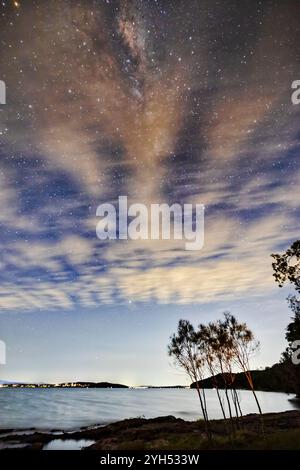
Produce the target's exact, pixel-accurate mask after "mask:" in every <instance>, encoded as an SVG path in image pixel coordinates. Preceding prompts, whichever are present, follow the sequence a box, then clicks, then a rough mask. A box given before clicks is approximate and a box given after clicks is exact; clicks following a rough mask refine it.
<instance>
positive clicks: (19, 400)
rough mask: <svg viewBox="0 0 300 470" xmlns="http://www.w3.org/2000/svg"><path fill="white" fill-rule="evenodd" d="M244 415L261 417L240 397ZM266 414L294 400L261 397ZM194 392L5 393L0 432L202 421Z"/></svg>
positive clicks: (0, 399)
mask: <svg viewBox="0 0 300 470" xmlns="http://www.w3.org/2000/svg"><path fill="white" fill-rule="evenodd" d="M206 393H207V404H208V412H209V417H210V418H221V417H222V416H221V412H220V409H219V404H218V401H217V397H216V392H215V391H214V390H207V392H206ZM239 395H240V398H241V407H242V410H243V413H244V414H248V413H256V412H257V408H256V405H255V402H254V398H253V395H252V394H251V392H248V391H245V390H243V391H240V392H239ZM257 395H258V397H259V400H260V403H261V407H262V410H263V412H264V413H268V412H276V411H286V410H293V409H296V407H297V405H296V403H294V402H293V401H290V400H291V399H292V398H293V395H287V394H284V393H271V392H257ZM198 403H199V402H198V398H197V395H196V391H195V390H190V389H92V388H90V389H4V388H2V389H0V428H1V429H7V428H13V429H29V428H36V429H41V430H72V429H78V428H79V427H82V426H93V425H99V424H100V425H101V424H108V423H111V422H113V421H119V420H121V419H124V418H134V417H137V416H144V417H146V418H155V417H157V416H166V415H173V416H176V417H178V418H183V419H185V420H195V419H199V418H201V413H200V410H199V404H198Z"/></svg>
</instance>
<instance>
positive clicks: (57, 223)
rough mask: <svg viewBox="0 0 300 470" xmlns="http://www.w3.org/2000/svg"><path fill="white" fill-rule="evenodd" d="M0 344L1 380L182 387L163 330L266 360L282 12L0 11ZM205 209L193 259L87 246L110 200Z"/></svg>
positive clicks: (292, 220) (284, 96)
mask: <svg viewBox="0 0 300 470" xmlns="http://www.w3.org/2000/svg"><path fill="white" fill-rule="evenodd" d="M0 44H1V53H0V80H4V81H5V83H6V87H7V104H6V105H0V201H1V211H0V227H1V231H0V246H1V252H0V253H1V254H0V267H1V269H0V277H1V282H0V339H2V340H4V341H5V342H6V345H7V365H6V366H1V369H0V375H1V377H0V378H2V379H7V380H27V381H33V380H41V381H56V380H76V379H78V380H115V381H123V382H125V383H127V384H129V385H137V384H145V383H153V384H166V383H184V377H183V376H182V375H181V374H180V373H178V371H176V370H175V369H174V368H172V366H171V364H170V360H169V358H168V357H167V353H166V345H167V342H168V338H169V336H170V334H171V333H172V332H173V331H174V329H175V327H176V323H177V320H178V319H179V318H180V317H184V318H189V319H191V320H192V321H194V322H195V323H196V324H197V323H199V322H200V321H201V322H202V321H209V320H213V319H216V318H217V317H218V316H220V315H221V313H222V312H223V311H224V310H231V311H232V313H234V314H236V315H237V316H238V317H239V318H241V319H243V320H246V321H247V322H248V323H249V325H250V326H251V327H252V328H253V330H254V331H255V333H256V335H257V337H258V339H260V340H261V343H262V348H261V353H260V355H259V356H258V357H256V358H255V359H254V362H253V364H254V365H256V366H265V365H271V364H272V363H274V362H275V361H277V360H278V359H279V356H280V353H281V351H282V350H283V349H284V344H285V343H284V327H285V325H286V324H287V323H288V321H289V316H290V312H289V311H288V307H287V304H286V302H285V296H286V295H287V292H289V290H287V291H286V290H280V289H278V287H277V286H276V285H275V282H274V279H273V278H272V268H271V261H272V260H271V257H270V254H271V253H272V252H279V251H283V250H285V249H286V248H287V247H288V246H289V245H290V243H291V242H292V241H294V240H296V239H298V238H299V225H300V224H299V214H300V204H299V201H300V190H299V185H300V162H299V152H300V131H299V122H300V120H299V117H300V105H293V104H292V102H291V94H292V89H291V84H292V82H293V81H294V80H297V79H298V80H299V79H300V2H299V1H293V0H291V1H285V2H282V1H255V0H236V1H232V0H228V1H217V0H197V1H194V0H189V1H183V0H181V1H179V0H178V1H176V0H164V1H162V0H161V1H156V0H151V1H150V0H148V1H147V0H140V1H137V0H133V1H126V0H123V1H114V0H113V1H110V0H102V1H101V0H98V1H86V2H85V1H81V2H79V1H68V0H65V1H62V0H56V1H54V0H52V1H51V0H50V1H30V2H28V1H27V2H25V1H20V2H13V1H1V2H0ZM120 195H127V196H128V198H129V200H131V201H135V202H136V201H138V202H142V203H145V204H150V203H162V202H167V203H173V202H179V203H181V204H183V203H193V204H196V203H199V204H204V205H205V207H206V212H205V244H204V248H203V249H202V250H201V251H190V252H189V251H185V250H184V247H183V244H182V242H180V241H174V240H173V241H120V240H110V241H100V240H99V239H97V237H96V232H95V230H96V224H97V222H98V219H97V218H96V216H95V214H96V209H97V206H98V205H99V204H101V203H103V202H112V203H114V202H116V201H117V198H118V196H120Z"/></svg>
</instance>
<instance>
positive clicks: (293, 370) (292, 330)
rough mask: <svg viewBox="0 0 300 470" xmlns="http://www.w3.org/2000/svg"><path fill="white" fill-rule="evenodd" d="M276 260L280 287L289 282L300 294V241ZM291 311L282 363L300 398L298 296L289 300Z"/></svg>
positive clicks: (293, 296) (299, 304)
mask: <svg viewBox="0 0 300 470" xmlns="http://www.w3.org/2000/svg"><path fill="white" fill-rule="evenodd" d="M271 256H272V258H273V259H274V260H275V261H274V262H273V263H272V267H273V270H274V274H273V276H274V277H275V280H276V282H277V283H278V284H279V287H282V286H283V285H284V283H285V282H286V281H289V282H290V283H291V284H292V285H293V286H294V288H295V290H296V293H297V294H299V293H300V240H297V241H295V242H294V243H293V244H292V245H291V247H290V248H288V249H287V250H286V252H285V253H283V254H272V255H271ZM287 301H288V304H289V307H290V309H291V310H292V312H293V317H292V321H291V322H290V323H289V324H288V326H287V329H286V335H285V338H286V340H287V342H288V347H287V348H286V350H285V351H284V353H283V354H282V362H283V363H284V366H285V371H286V373H287V375H288V377H289V378H290V379H292V381H293V383H294V388H295V391H296V393H297V395H298V396H299V397H300V365H296V364H293V362H292V354H293V343H294V341H297V340H300V300H299V298H297V296H296V295H290V296H288V298H287Z"/></svg>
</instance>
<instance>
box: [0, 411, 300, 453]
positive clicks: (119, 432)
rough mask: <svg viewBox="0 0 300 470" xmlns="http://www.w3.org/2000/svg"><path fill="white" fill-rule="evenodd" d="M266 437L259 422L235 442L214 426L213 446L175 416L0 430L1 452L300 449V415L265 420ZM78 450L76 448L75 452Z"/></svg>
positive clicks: (196, 424)
mask: <svg viewBox="0 0 300 470" xmlns="http://www.w3.org/2000/svg"><path fill="white" fill-rule="evenodd" d="M264 422H265V436H266V439H263V438H262V435H261V423H260V420H259V416H258V415H255V414H251V415H247V416H244V417H243V418H242V420H241V421H240V424H239V430H238V431H237V432H236V435H235V437H234V438H233V439H231V440H230V439H229V438H228V437H227V434H226V423H225V422H224V420H212V421H211V430H212V435H213V441H212V444H208V441H207V439H206V435H205V430H204V423H203V421H201V420H199V421H192V422H191V421H184V420H182V419H177V418H174V417H173V416H164V417H159V418H154V419H143V418H134V419H127V420H123V421H119V422H116V423H112V424H109V425H107V426H95V427H93V428H83V429H79V430H77V431H72V432H63V431H55V430H53V431H49V432H41V431H37V430H34V429H31V430H26V431H25V430H13V429H6V430H0V448H1V449H5V448H10V449H12V448H13V449H30V450H42V449H44V450H47V449H59V448H61V449H72V448H76V449H80V448H82V449H84V450H85V451H89V450H135V449H137V450H140V449H143V450H144V449H155V450H165V449H168V450H180V449H185V450H188V449H190V450H192V449H194V450H199V449H208V448H216V449H231V448H234V449H300V411H298V410H297V411H286V412H282V413H270V414H265V415H264ZM76 444H77V446H76Z"/></svg>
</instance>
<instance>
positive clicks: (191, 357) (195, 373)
mask: <svg viewBox="0 0 300 470" xmlns="http://www.w3.org/2000/svg"><path fill="white" fill-rule="evenodd" d="M168 353H169V356H171V357H173V359H174V361H175V363H176V364H177V365H178V366H179V367H181V368H182V369H183V370H184V371H185V372H186V374H187V375H188V376H189V378H190V380H191V381H192V382H196V389H197V394H198V397H199V402H200V406H201V411H202V415H203V418H204V421H205V428H206V433H207V436H208V438H209V439H210V430H209V423H208V414H207V404H206V397H205V390H204V389H203V388H202V387H201V386H200V382H201V380H202V379H203V378H204V359H203V357H202V355H201V354H199V350H198V347H197V340H196V335H195V330H194V327H193V325H192V324H191V323H190V322H189V321H188V320H179V323H178V327H177V334H173V336H171V338H170V344H169V346H168Z"/></svg>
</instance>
